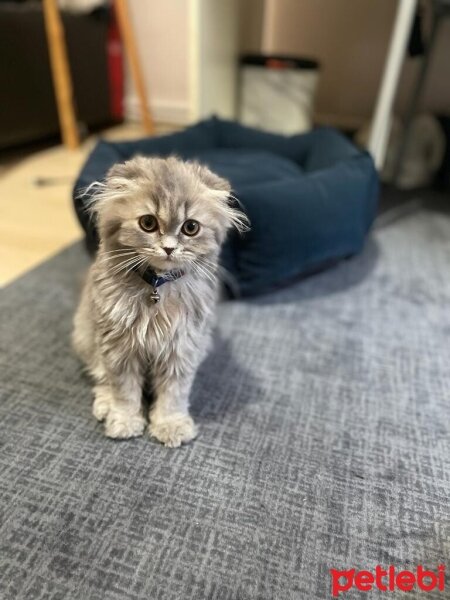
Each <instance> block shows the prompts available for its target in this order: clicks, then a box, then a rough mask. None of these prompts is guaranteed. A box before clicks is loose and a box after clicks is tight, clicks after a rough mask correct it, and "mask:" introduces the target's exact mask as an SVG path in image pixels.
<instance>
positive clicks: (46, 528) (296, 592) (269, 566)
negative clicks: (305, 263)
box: [0, 212, 450, 600]
mask: <svg viewBox="0 0 450 600" xmlns="http://www.w3.org/2000/svg"><path fill="white" fill-rule="evenodd" d="M86 264H87V258H86V256H85V254H84V251H83V249H82V248H81V246H75V247H72V248H69V249H68V250H66V251H65V252H63V253H62V254H60V255H59V256H57V257H56V258H54V259H53V260H51V261H49V262H47V263H46V264H44V265H42V266H41V267H39V268H38V269H36V270H35V271H33V272H31V273H30V274H28V275H26V276H25V277H23V278H22V279H20V280H18V281H17V282H16V283H14V284H13V285H11V286H9V287H8V288H6V289H5V290H4V291H2V292H1V303H0V310H1V332H0V340H1V347H2V348H1V349H2V354H1V363H0V380H1V404H0V435H1V437H0V440H1V453H0V498H1V505H0V508H1V511H0V517H1V523H0V598H1V600H22V599H23V600H25V599H26V600H73V599H80V600H124V599H130V600H131V599H133V600H136V599H139V600H144V599H146V600H147V599H148V600H175V599H177V600H202V599H214V600H216V599H217V600H219V599H220V600H231V599H235V600H247V599H258V600H274V599H275V600H288V599H289V600H291V599H293V600H296V599H302V600H303V599H305V600H306V599H307V600H311V599H316V598H317V599H319V598H320V599H324V598H329V597H330V589H331V579H330V574H329V569H330V568H350V567H356V568H358V569H373V568H374V567H375V565H377V564H381V565H384V566H388V565H395V566H396V567H398V568H399V569H400V568H401V567H405V568H409V569H413V568H415V566H416V565H417V564H424V565H426V566H428V567H431V568H433V569H435V568H436V567H437V565H438V564H441V563H443V564H446V563H447V569H448V570H450V561H449V557H450V508H449V492H450V470H449V467H450V443H449V424H450V219H449V218H447V217H444V216H442V215H439V214H437V213H427V212H421V213H420V214H416V215H413V216H409V217H407V218H406V219H404V220H401V221H399V222H397V223H394V224H391V225H390V226H388V227H385V228H384V229H382V230H380V231H378V232H377V233H376V234H375V235H374V236H373V240H372V241H371V242H370V243H369V244H368V247H367V248H366V251H365V253H364V254H363V255H362V256H360V257H358V258H355V259H353V260H350V261H348V262H345V263H342V264H341V265H340V266H338V267H337V268H335V269H333V270H330V271H328V272H327V273H323V274H321V275H319V276H315V277H313V278H311V279H309V280H307V281H305V282H302V283H300V284H298V285H295V286H292V287H290V288H288V289H286V290H283V291H279V292H277V293H276V294H272V295H270V296H266V297H261V298H259V299H255V300H252V301H246V302H233V303H227V304H224V305H222V306H221V308H220V315H219V325H218V331H217V339H216V345H215V349H214V352H213V353H212V354H211V356H210V357H209V358H208V360H207V361H206V362H205V364H204V365H203V367H202V369H201V372H200V373H199V375H198V377H197V380H196V385H195V389H194V393H193V413H194V414H195V416H196V419H197V421H198V423H199V424H200V426H201V435H200V437H199V438H198V439H197V441H195V442H194V443H193V444H191V445H189V446H186V447H183V448H182V449H179V450H169V449H166V448H163V447H161V446H159V445H158V444H156V443H154V442H152V441H151V440H149V439H148V438H142V439H138V440H135V441H128V442H114V441H110V440H107V439H105V438H104V437H103V435H102V429H101V427H100V426H99V425H97V424H96V423H95V421H94V419H93V418H92V417H91V414H90V386H89V382H88V381H87V380H86V378H85V377H84V376H83V374H82V372H81V368H80V366H79V364H78V362H77V360H76V358H75V357H74V356H73V354H72V352H71V349H70V346H69V333H70V329H71V315H72V312H73V310H74V306H75V302H76V298H77V293H78V289H77V288H78V287H79V282H80V280H81V272H82V271H83V269H84V268H85V267H86ZM449 588H450V584H449V582H448V581H447V589H448V591H447V592H445V593H438V592H431V593H427V594H424V593H422V595H420V594H418V593H416V592H411V593H410V594H409V595H408V597H409V598H415V597H426V598H439V599H441V598H445V597H447V598H448V597H450V589H449ZM358 594H359V595H358ZM375 595H376V596H377V597H378V593H376V592H372V593H369V594H364V593H360V592H348V593H347V594H345V595H343V596H341V598H346V597H347V598H355V597H363V598H367V597H370V598H372V597H374V596H375ZM386 596H387V597H389V598H397V597H400V596H401V597H403V595H402V594H400V593H398V595H397V593H395V592H391V593H388V594H386Z"/></svg>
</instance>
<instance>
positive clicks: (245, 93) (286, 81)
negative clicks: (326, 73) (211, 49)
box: [239, 54, 319, 134]
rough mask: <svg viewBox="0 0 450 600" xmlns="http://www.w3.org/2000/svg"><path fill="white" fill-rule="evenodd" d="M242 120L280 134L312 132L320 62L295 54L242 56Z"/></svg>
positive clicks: (240, 108)
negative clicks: (295, 55)
mask: <svg viewBox="0 0 450 600" xmlns="http://www.w3.org/2000/svg"><path fill="white" fill-rule="evenodd" d="M240 64H241V73H240V76H241V81H240V84H241V85H240V103H239V104H240V106H239V116H240V121H241V123H243V124H244V125H249V126H250V127H258V128H260V129H265V130H266V131H273V132H276V133H284V134H293V133H302V132H305V131H309V130H310V129H311V126H312V112H313V104H314V96H315V91H316V87H317V81H318V78H319V63H318V62H317V61H315V60H311V59H306V58H298V57H294V56H279V55H276V56H275V55H274V56H267V55H261V54H258V55H255V54H251V55H245V56H243V57H242V58H241V61H240Z"/></svg>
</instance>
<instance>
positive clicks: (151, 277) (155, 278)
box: [133, 267, 184, 290]
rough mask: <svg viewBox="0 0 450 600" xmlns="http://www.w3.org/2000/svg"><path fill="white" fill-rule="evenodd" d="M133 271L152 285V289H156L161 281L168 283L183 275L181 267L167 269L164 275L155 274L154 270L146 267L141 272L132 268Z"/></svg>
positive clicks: (161, 283)
mask: <svg viewBox="0 0 450 600" xmlns="http://www.w3.org/2000/svg"><path fill="white" fill-rule="evenodd" d="M133 271H134V272H135V273H137V275H139V276H140V277H141V278H142V279H143V280H144V281H145V282H146V283H148V284H149V285H151V286H152V288H153V289H155V290H156V288H158V287H159V286H160V285H163V283H169V282H170V281H176V280H177V279H180V277H183V275H184V271H182V270H181V269H173V270H172V271H167V273H164V275H157V274H156V272H155V271H154V270H153V269H151V268H150V267H148V268H147V269H145V271H144V272H143V273H141V272H140V271H139V270H138V269H136V268H134V269H133Z"/></svg>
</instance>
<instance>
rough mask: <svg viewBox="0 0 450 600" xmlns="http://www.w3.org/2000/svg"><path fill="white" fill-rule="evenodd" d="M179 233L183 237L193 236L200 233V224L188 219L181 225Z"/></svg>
mask: <svg viewBox="0 0 450 600" xmlns="http://www.w3.org/2000/svg"><path fill="white" fill-rule="evenodd" d="M181 231H182V232H183V233H184V235H189V236H191V237H192V236H194V235H197V233H198V232H199V231H200V223H199V222H198V221H194V219H188V220H187V221H185V222H184V223H183V227H182V228H181Z"/></svg>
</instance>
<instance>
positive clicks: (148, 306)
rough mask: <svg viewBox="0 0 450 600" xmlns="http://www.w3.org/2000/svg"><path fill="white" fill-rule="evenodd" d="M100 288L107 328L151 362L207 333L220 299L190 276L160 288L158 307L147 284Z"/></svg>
mask: <svg viewBox="0 0 450 600" xmlns="http://www.w3.org/2000/svg"><path fill="white" fill-rule="evenodd" d="M96 287H97V291H98V294H96V298H95V304H96V306H97V310H98V312H99V313H100V315H99V316H100V317H101V320H102V321H103V324H104V327H105V328H106V329H107V330H108V331H110V332H111V335H115V336H118V337H119V336H120V338H121V343H122V344H124V345H126V346H127V347H129V348H130V350H134V351H136V352H137V353H138V354H140V355H141V356H146V357H149V358H151V357H155V356H157V355H161V353H163V352H164V351H165V350H167V349H168V348H171V347H173V345H174V344H176V343H178V341H181V340H182V339H183V338H184V337H186V336H191V335H192V334H194V333H195V332H196V331H197V332H198V331H200V330H201V329H203V327H204V324H205V322H206V321H208V320H209V319H210V318H211V316H212V311H213V307H214V306H215V299H216V290H215V289H214V288H212V287H211V285H209V284H208V283H207V282H203V281H196V280H193V279H191V278H189V276H186V277H185V278H183V279H180V280H178V281H174V282H168V283H165V284H164V285H162V286H160V287H159V288H158V294H159V296H160V300H159V302H157V303H155V302H154V301H153V300H152V293H153V288H152V287H151V286H150V285H148V284H146V283H145V282H143V281H137V282H136V281H134V282H133V283H132V284H130V283H125V282H116V281H112V282H111V281H109V282H106V281H101V282H97V286H96Z"/></svg>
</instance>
